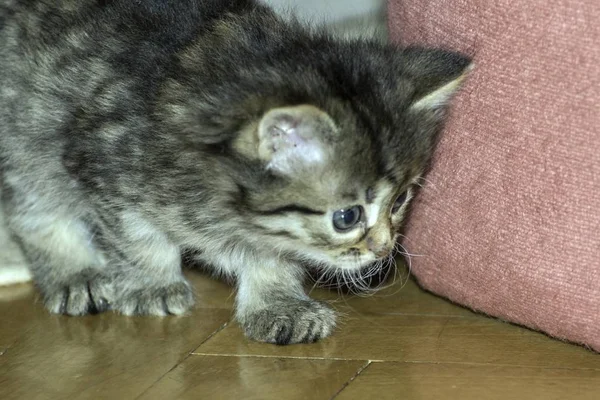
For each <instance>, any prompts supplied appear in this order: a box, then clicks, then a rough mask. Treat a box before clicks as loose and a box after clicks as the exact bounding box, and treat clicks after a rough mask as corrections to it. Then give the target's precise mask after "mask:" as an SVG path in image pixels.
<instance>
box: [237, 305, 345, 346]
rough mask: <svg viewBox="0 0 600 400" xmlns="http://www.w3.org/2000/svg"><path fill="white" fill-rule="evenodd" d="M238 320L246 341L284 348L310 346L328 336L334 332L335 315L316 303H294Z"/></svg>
mask: <svg viewBox="0 0 600 400" xmlns="http://www.w3.org/2000/svg"><path fill="white" fill-rule="evenodd" d="M240 319H241V321H242V325H243V327H244V331H245V333H246V336H248V338H250V339H253V340H257V341H260V342H267V343H274V344H278V345H286V344H293V343H313V342H316V341H317V340H320V339H323V338H325V337H327V336H329V335H330V334H331V333H332V332H333V329H334V328H335V321H336V314H335V311H333V310H332V309H331V308H330V307H329V306H327V305H325V304H323V303H320V302H318V301H314V300H295V299H294V300H288V301H285V302H284V301H280V302H277V304H274V305H272V306H270V307H269V308H267V309H263V310H259V311H254V312H252V313H249V314H247V315H244V316H243V317H241V318H240Z"/></svg>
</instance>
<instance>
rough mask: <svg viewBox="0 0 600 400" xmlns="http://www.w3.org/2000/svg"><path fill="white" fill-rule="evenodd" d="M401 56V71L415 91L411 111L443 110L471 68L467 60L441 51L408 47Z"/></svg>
mask: <svg viewBox="0 0 600 400" xmlns="http://www.w3.org/2000/svg"><path fill="white" fill-rule="evenodd" d="M402 55H403V58H404V72H405V73H406V74H408V76H409V77H410V79H411V80H412V83H413V85H414V88H415V91H414V95H413V98H412V105H411V109H413V110H431V111H436V110H439V109H441V108H443V107H445V106H446V105H447V104H448V103H449V101H450V100H451V99H452V96H453V95H454V94H455V93H456V92H457V91H458V89H459V88H460V86H461V84H462V82H463V80H464V79H465V78H466V76H467V75H468V73H469V71H471V69H472V68H473V64H472V63H471V59H470V58H468V57H466V56H464V55H462V54H459V53H454V52H450V51H445V50H438V49H421V48H408V49H405V50H404V52H403V54H402Z"/></svg>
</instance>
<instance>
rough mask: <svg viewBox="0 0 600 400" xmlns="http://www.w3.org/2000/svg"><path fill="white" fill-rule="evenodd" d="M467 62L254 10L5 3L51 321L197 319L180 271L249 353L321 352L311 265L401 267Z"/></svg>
mask: <svg viewBox="0 0 600 400" xmlns="http://www.w3.org/2000/svg"><path fill="white" fill-rule="evenodd" d="M468 66H469V60H468V59H467V58H465V57H463V56H461V55H459V54H455V53H452V52H447V51H442V50H435V49H417V48H409V49H398V48H394V47H393V46H390V45H385V44H380V43H377V42H376V41H369V40H358V39H349V40H345V41H336V40H335V39H334V38H332V37H331V36H330V35H328V34H327V33H326V32H323V31H319V30H309V29H307V28H305V27H303V26H301V24H300V23H298V22H294V21H284V20H283V19H281V18H280V17H278V16H277V15H276V14H275V13H274V12H273V11H272V10H271V9H269V8H268V7H266V6H264V5H260V4H259V3H257V2H255V1H254V0H230V1H223V0H179V1H172V0H169V1H167V0H162V1H161V0H148V1H136V2H133V1H130V0H114V1H99V0H29V1H25V0H0V70H2V71H3V73H2V75H1V77H0V157H1V158H0V161H1V171H2V180H3V201H4V212H5V216H6V220H7V222H8V225H9V227H10V230H11V232H12V234H13V235H14V237H15V238H16V239H17V240H18V242H19V243H20V246H21V247H22V249H23V251H24V253H25V254H26V257H27V259H28V262H29V264H30V269H31V272H32V274H33V276H34V280H35V282H36V284H37V286H38V287H39V289H40V291H41V293H42V296H43V299H44V302H45V305H46V307H47V308H48V309H49V310H50V311H51V312H53V313H61V314H68V315H84V314H87V313H95V312H102V311H106V310H114V311H117V312H120V313H122V314H125V315H159V316H160V315H167V314H177V315H178V314H183V313H185V312H186V311H188V310H190V308H191V307H192V306H193V303H194V298H193V293H192V288H191V287H190V285H189V283H188V282H187V281H186V280H185V278H184V277H183V275H182V272H181V259H182V255H185V256H186V257H190V258H193V259H194V261H196V262H198V263H201V264H203V265H206V266H208V267H209V268H212V270H214V271H215V272H217V273H219V274H222V275H225V276H228V277H231V278H233V279H234V280H235V282H236V285H237V306H236V317H237V319H238V321H239V322H240V323H241V325H242V326H243V329H244V331H245V333H246V335H247V336H248V337H250V338H252V339H255V340H259V341H264V342H270V343H278V344H288V343H299V342H313V341H315V340H318V339H320V338H324V337H326V336H328V335H329V334H330V333H331V332H332V330H333V329H334V327H335V321H336V318H335V313H334V311H333V310H332V309H331V308H330V307H329V306H327V305H326V304H323V303H321V302H317V301H315V300H312V299H310V298H309V297H308V296H307V295H306V294H305V292H304V288H303V277H304V274H305V271H306V267H307V266H310V267H317V268H320V269H322V270H325V271H327V270H329V271H336V272H341V271H345V273H353V272H357V271H359V270H360V269H361V268H364V267H365V266H368V265H370V264H372V263H374V262H376V261H377V260H380V259H382V258H385V257H387V256H389V255H390V253H391V252H392V250H393V248H394V244H395V241H396V239H397V233H396V231H397V229H398V227H399V226H400V223H401V221H402V216H403V214H404V212H405V209H406V207H407V204H408V202H409V200H410V198H411V196H412V195H413V185H414V184H415V182H416V180H417V179H418V178H419V176H421V174H422V173H423V171H424V168H425V166H426V164H427V162H428V160H429V158H430V155H431V152H432V149H433V147H434V145H435V141H436V134H437V132H438V131H439V128H440V126H441V123H442V120H443V117H444V114H445V110H446V107H447V103H448V100H449V99H450V97H451V95H452V94H453V93H454V92H455V90H456V89H457V88H458V86H459V83H460V81H461V80H462V79H463V77H464V75H465V73H466V71H467V69H468Z"/></svg>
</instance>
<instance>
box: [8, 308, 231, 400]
mask: <svg viewBox="0 0 600 400" xmlns="http://www.w3.org/2000/svg"><path fill="white" fill-rule="evenodd" d="M32 304H33V303H30V302H17V303H16V304H15V303H13V304H12V305H13V307H12V311H11V313H10V315H8V316H7V314H4V313H0V315H2V319H3V321H2V324H1V325H0V326H1V327H0V337H2V338H4V337H8V336H10V337H11V338H12V339H11V342H10V343H9V344H8V345H7V346H6V347H5V349H4V351H3V354H2V355H1V356H0V399H3V400H7V399H28V400H30V399H31V400H33V399H53V398H69V399H103V398H107V399H108V398H117V399H127V398H133V397H135V396H136V395H138V394H140V393H141V392H143V391H144V390H145V389H147V388H148V387H149V386H150V385H151V384H152V383H154V382H156V381H157V380H158V379H159V378H160V377H161V376H162V375H164V374H165V373H167V372H168V371H169V370H170V369H171V368H173V367H175V366H176V365H177V364H178V363H179V362H180V361H181V360H183V359H184V358H185V357H186V356H187V355H188V354H189V352H190V351H192V350H193V349H195V348H196V347H198V346H199V345H200V344H201V343H202V342H203V341H204V340H206V339H207V338H208V337H209V336H210V335H211V334H213V333H214V332H216V331H217V330H219V329H220V327H222V326H223V325H224V324H225V323H227V321H229V319H230V317H231V311H230V310H225V309H196V310H194V311H193V313H192V314H191V315H190V316H187V317H166V318H152V317H136V318H130V317H123V316H118V315H115V314H110V313H107V314H102V315H97V316H89V317H80V318H72V317H65V316H54V315H49V314H48V313H47V312H46V311H45V310H44V309H43V308H42V307H41V305H40V304H39V303H38V304H37V305H35V306H32ZM2 308H3V310H2V311H5V310H6V307H5V305H3V306H2ZM19 311H21V312H22V318H21V317H17V315H18V314H19ZM7 317H8V319H7ZM5 332H7V333H8V334H7V336H5ZM19 332H20V334H19ZM5 343H8V342H5Z"/></svg>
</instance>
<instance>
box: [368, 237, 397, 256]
mask: <svg viewBox="0 0 600 400" xmlns="http://www.w3.org/2000/svg"><path fill="white" fill-rule="evenodd" d="M367 248H368V249H369V250H370V251H372V252H373V254H375V256H376V257H377V258H381V257H385V256H387V255H388V254H390V252H391V251H392V248H391V246H388V245H387V243H377V242H376V241H375V240H373V239H372V238H367Z"/></svg>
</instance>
